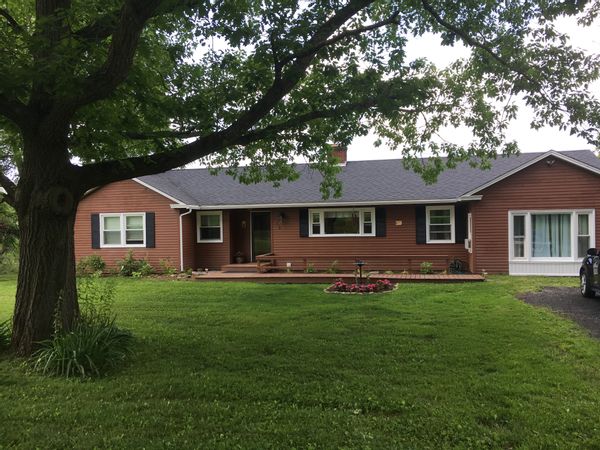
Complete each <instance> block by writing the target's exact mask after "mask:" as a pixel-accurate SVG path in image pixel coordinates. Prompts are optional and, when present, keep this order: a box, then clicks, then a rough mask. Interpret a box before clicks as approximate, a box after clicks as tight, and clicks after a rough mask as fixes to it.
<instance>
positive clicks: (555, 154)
mask: <svg viewBox="0 0 600 450" xmlns="http://www.w3.org/2000/svg"><path fill="white" fill-rule="evenodd" d="M549 156H552V157H554V158H558V159H561V160H563V161H565V162H568V163H570V164H573V165H575V166H577V167H581V168H582V169H585V170H589V171H590V172H593V173H595V174H597V175H600V169H598V168H596V167H593V166H590V165H589V164H586V163H583V162H581V161H578V160H577V159H574V158H571V157H570V156H567V155H564V154H562V153H559V152H557V151H555V150H550V151H547V152H546V153H542V154H541V155H540V156H538V157H537V158H533V159H532V160H531V161H528V162H526V163H524V164H522V165H520V166H519V167H516V168H514V169H513V170H510V171H508V172H506V173H505V174H503V175H500V176H499V177H496V178H494V179H493V180H492V181H488V182H487V183H485V184H482V185H481V186H479V187H477V188H475V189H473V190H472V191H469V192H467V193H466V194H465V196H472V195H474V194H475V193H477V192H479V191H482V190H484V189H486V188H488V187H490V186H492V185H494V184H496V183H498V182H499V181H502V180H504V179H506V178H508V177H510V176H512V175H514V174H516V173H518V172H520V171H521V170H523V169H526V168H527V167H529V166H532V165H534V164H536V163H538V162H540V161H543V160H544V159H546V158H548V157H549Z"/></svg>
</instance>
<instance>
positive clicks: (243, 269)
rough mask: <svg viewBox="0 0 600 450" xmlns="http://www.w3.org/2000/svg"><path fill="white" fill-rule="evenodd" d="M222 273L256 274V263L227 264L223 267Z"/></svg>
mask: <svg viewBox="0 0 600 450" xmlns="http://www.w3.org/2000/svg"><path fill="white" fill-rule="evenodd" d="M221 272H226V273H256V263H255V262H250V263H242V264H225V265H224V266H221Z"/></svg>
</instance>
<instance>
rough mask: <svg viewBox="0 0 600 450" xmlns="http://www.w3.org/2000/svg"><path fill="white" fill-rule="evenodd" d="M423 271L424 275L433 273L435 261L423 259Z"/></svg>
mask: <svg viewBox="0 0 600 450" xmlns="http://www.w3.org/2000/svg"><path fill="white" fill-rule="evenodd" d="M421 273H422V274H424V275H426V274H430V273H433V263H431V262H427V261H423V262H422V263H421Z"/></svg>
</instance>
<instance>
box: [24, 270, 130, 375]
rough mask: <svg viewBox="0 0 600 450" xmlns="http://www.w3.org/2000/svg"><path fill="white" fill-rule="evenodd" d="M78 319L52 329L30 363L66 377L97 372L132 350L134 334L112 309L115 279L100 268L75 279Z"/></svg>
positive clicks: (119, 360) (36, 368) (42, 371)
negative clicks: (121, 325)
mask: <svg viewBox="0 0 600 450" xmlns="http://www.w3.org/2000/svg"><path fill="white" fill-rule="evenodd" d="M77 289H78V294H79V307H80V314H81V315H80V319H79V322H78V324H77V325H76V326H75V328H74V329H73V330H72V331H70V332H63V331H62V330H60V329H59V328H57V329H56V330H55V334H54V337H53V338H52V339H49V340H47V341H44V342H42V343H41V347H40V349H39V350H38V351H37V352H35V353H34V355H33V360H32V367H33V369H34V370H36V371H38V372H41V373H43V374H46V375H56V376H62V377H65V378H74V377H79V378H87V377H95V376H100V375H103V374H104V373H106V371H108V370H110V369H113V368H115V367H116V366H117V365H119V364H120V363H121V362H122V361H123V360H124V359H125V358H126V357H127V356H129V355H130V354H131V344H132V342H133V337H132V335H131V333H130V332H129V331H127V330H123V329H121V328H119V327H117V326H116V325H115V314H114V313H113V311H112V307H113V304H114V297H115V288H114V282H113V280H111V279H107V278H101V277H100V273H99V272H95V273H93V274H92V275H91V276H87V277H81V278H79V279H78V281H77Z"/></svg>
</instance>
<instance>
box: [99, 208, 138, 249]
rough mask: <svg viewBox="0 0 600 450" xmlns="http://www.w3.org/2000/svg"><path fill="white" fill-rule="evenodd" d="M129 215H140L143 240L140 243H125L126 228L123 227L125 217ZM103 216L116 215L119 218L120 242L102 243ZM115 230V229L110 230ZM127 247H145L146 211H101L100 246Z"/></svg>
mask: <svg viewBox="0 0 600 450" xmlns="http://www.w3.org/2000/svg"><path fill="white" fill-rule="evenodd" d="M130 216H142V226H143V228H142V236H143V240H144V242H143V243H142V244H127V243H126V240H125V237H126V233H125V231H126V229H125V224H126V222H125V218H126V217H130ZM105 217H118V218H119V220H120V227H121V230H120V231H121V243H120V244H105V243H104V218H105ZM112 231H116V230H112ZM129 247H137V248H141V247H146V213H145V212H128V213H102V214H100V248H129Z"/></svg>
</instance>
